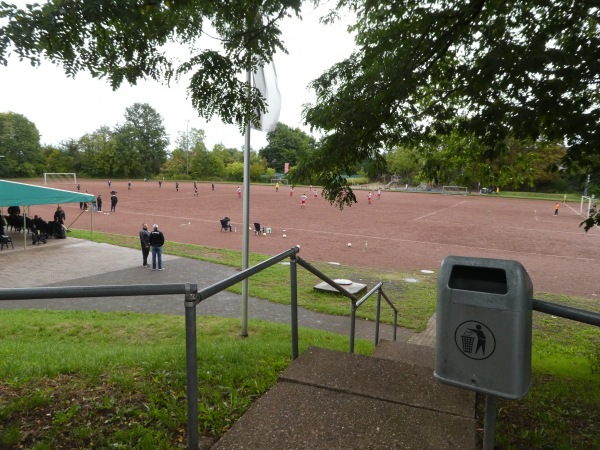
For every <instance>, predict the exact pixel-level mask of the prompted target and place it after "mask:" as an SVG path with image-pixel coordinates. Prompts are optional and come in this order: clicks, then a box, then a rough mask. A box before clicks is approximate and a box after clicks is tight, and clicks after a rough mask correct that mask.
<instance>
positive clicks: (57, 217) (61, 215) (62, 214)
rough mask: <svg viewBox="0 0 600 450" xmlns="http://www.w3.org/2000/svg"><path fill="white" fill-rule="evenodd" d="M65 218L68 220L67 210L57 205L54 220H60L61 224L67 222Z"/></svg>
mask: <svg viewBox="0 0 600 450" xmlns="http://www.w3.org/2000/svg"><path fill="white" fill-rule="evenodd" d="M65 220H67V216H66V214H65V212H64V211H63V210H62V208H61V207H60V206H57V207H56V212H55V213H54V221H55V222H58V223H59V224H61V225H64V224H65Z"/></svg>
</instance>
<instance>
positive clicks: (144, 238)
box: [140, 223, 162, 267]
mask: <svg viewBox="0 0 600 450" xmlns="http://www.w3.org/2000/svg"><path fill="white" fill-rule="evenodd" d="M140 245H141V246H142V267H149V266H148V254H149V253H150V232H149V231H148V224H147V223H145V224H144V225H143V226H142V230H141V231H140ZM161 262H162V261H161Z"/></svg>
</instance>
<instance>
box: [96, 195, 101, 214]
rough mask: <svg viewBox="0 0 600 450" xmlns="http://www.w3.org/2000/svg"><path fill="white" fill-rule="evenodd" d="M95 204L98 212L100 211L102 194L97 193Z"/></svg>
mask: <svg viewBox="0 0 600 450" xmlns="http://www.w3.org/2000/svg"><path fill="white" fill-rule="evenodd" d="M96 205H98V212H102V196H101V195H100V194H98V198H97V199H96Z"/></svg>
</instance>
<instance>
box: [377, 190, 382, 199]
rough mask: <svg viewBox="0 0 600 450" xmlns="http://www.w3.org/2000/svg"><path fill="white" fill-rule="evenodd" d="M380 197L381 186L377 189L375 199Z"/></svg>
mask: <svg viewBox="0 0 600 450" xmlns="http://www.w3.org/2000/svg"><path fill="white" fill-rule="evenodd" d="M380 199H381V188H379V189H377V200H380Z"/></svg>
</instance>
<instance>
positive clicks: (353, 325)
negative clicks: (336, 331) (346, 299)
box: [350, 300, 356, 353]
mask: <svg viewBox="0 0 600 450" xmlns="http://www.w3.org/2000/svg"><path fill="white" fill-rule="evenodd" d="M355 332H356V302H355V301H354V300H352V312H351V313H350V353H354V334H355Z"/></svg>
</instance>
